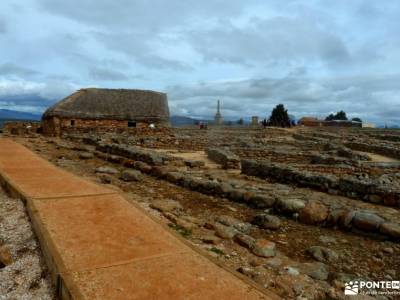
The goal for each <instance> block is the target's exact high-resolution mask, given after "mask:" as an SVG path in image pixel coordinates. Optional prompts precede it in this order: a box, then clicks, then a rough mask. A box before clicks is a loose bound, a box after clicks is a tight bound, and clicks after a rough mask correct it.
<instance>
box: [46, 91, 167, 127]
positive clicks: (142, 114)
mask: <svg viewBox="0 0 400 300" xmlns="http://www.w3.org/2000/svg"><path fill="white" fill-rule="evenodd" d="M51 117H61V118H76V119H94V120H98V119H103V120H104V119H107V120H134V121H149V122H169V109H168V100H167V95H166V94H164V93H159V92H154V91H145V90H126V89H96V88H88V89H81V90H78V91H77V92H75V93H73V94H72V95H70V96H68V97H66V98H64V99H63V100H61V101H60V102H58V103H56V104H55V105H53V106H52V107H50V108H49V109H47V111H46V112H45V113H44V114H43V119H47V118H51Z"/></svg>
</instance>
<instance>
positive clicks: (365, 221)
mask: <svg viewBox="0 0 400 300" xmlns="http://www.w3.org/2000/svg"><path fill="white" fill-rule="evenodd" d="M384 222H385V219H383V218H381V217H379V216H378V215H376V214H374V213H372V212H368V211H358V212H356V214H355V216H354V218H353V225H354V226H355V227H356V228H358V229H361V230H364V231H378V229H379V226H380V225H381V224H382V223H384Z"/></svg>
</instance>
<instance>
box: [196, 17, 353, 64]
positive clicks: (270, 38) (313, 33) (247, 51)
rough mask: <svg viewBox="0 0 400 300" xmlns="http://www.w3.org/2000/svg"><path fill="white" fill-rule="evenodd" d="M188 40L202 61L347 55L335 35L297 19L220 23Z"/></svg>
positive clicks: (343, 58) (334, 59) (339, 59)
mask: <svg viewBox="0 0 400 300" xmlns="http://www.w3.org/2000/svg"><path fill="white" fill-rule="evenodd" d="M190 42H191V44H192V45H193V47H194V48H195V49H196V50H197V51H198V52H199V53H201V54H202V55H203V57H204V59H205V60H209V61H217V62H222V63H233V64H245V65H246V64H258V63H264V64H265V63H266V62H268V61H277V62H279V61H302V60H306V61H313V60H322V61H324V62H327V63H331V64H333V63H345V62H347V61H348V60H349V57H350V55H349V52H348V49H347V48H346V45H345V44H344V42H343V41H342V40H341V39H340V38H339V37H338V36H337V35H334V34H332V33H330V32H327V31H324V30H322V29H320V28H319V27H318V24H314V23H312V22H309V21H307V20H304V19H300V18H288V17H276V18H270V19H255V20H253V22H252V23H251V24H249V25H248V26H247V27H238V26H235V25H233V24H230V23H225V24H220V26H218V27H217V28H214V29H212V30H208V31H204V30H193V31H191V33H190Z"/></svg>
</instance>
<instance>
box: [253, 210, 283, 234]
mask: <svg viewBox="0 0 400 300" xmlns="http://www.w3.org/2000/svg"><path fill="white" fill-rule="evenodd" d="M252 223H253V224H255V225H258V226H260V227H261V228H264V229H270V230H277V229H279V228H280V227H281V220H280V219H279V218H278V217H276V216H272V215H269V214H265V213H261V214H258V215H256V216H254V218H253V221H252Z"/></svg>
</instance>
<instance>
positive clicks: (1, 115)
mask: <svg viewBox="0 0 400 300" xmlns="http://www.w3.org/2000/svg"><path fill="white" fill-rule="evenodd" d="M41 117H42V115H39V114H32V113H27V112H22V111H16V110H9V109H0V127H3V124H4V122H7V121H16V120H21V121H22V120H23V121H40V119H41Z"/></svg>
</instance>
